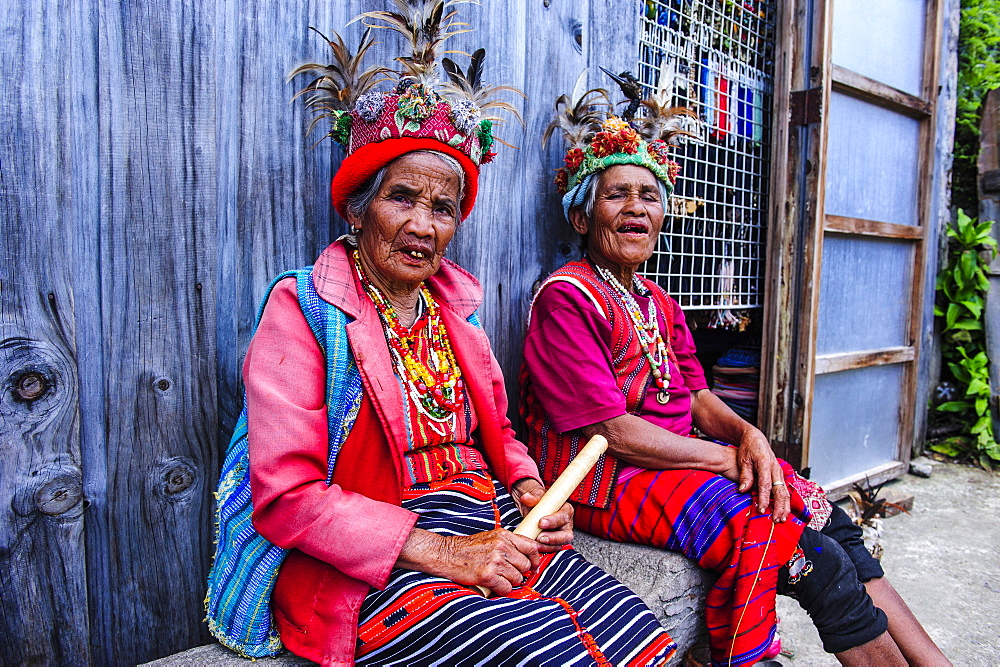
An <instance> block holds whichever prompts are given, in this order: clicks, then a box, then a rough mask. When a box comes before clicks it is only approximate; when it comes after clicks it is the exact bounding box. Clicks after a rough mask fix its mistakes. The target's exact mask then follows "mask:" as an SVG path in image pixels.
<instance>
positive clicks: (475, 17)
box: [0, 0, 634, 665]
mask: <svg viewBox="0 0 1000 667" xmlns="http://www.w3.org/2000/svg"><path fill="white" fill-rule="evenodd" d="M387 4H388V3H387V2H381V1H375V0H363V1H362V0H351V2H348V3H329V2H320V1H319V0H288V1H287V2H282V3H271V2H263V1H262V0H245V1H242V2H236V0H219V1H218V2H205V1H203V0H164V2H160V3H147V2H139V1H138V0H122V1H120V2H111V1H110V0H99V1H97V2H90V3H88V2H71V1H69V0H40V1H39V2H35V3H15V4H14V5H13V6H11V7H8V9H7V11H6V12H4V15H3V17H2V18H0V22H2V26H3V35H4V37H5V39H4V40H3V42H2V44H0V59H2V60H0V63H2V65H3V71H4V72H5V73H6V74H7V76H8V85H5V86H4V87H3V89H2V92H0V121H2V122H3V124H4V127H5V141H4V142H2V144H0V208H2V218H0V230H2V235H3V236H2V238H3V245H2V249H0V253H2V257H3V263H2V272H0V382H3V388H2V394H0V608H2V610H3V611H2V614H0V663H2V664H10V665H20V664H53V665H59V664H73V665H80V664H88V663H89V664H95V665H97V664H99V665H117V664H123V665H124V664H135V663H137V662H142V661H146V660H150V659H154V658H157V657H160V656H163V655H167V654H170V653H173V652H176V651H179V650H181V649H184V648H187V647H190V646H194V645H198V644H201V643H204V642H206V641H208V639H209V637H208V634H207V630H206V628H205V625H204V623H203V618H204V609H203V602H202V601H203V598H204V581H205V575H206V573H207V569H208V564H209V558H210V552H211V539H212V538H211V535H212V514H211V512H212V496H211V493H212V491H213V489H214V486H215V481H216V477H217V474H218V467H219V462H220V458H221V454H222V451H223V448H224V446H225V442H226V440H227V439H228V434H229V432H230V430H231V428H232V425H233V422H234V421H235V418H236V416H237V414H238V412H239V408H240V379H239V375H240V373H239V365H240V362H241V360H242V356H243V353H244V352H245V349H246V346H247V344H248V342H249V336H250V326H251V322H252V318H253V314H254V311H255V309H256V306H257V302H258V300H259V298H260V296H261V295H262V293H263V291H264V289H265V287H266V285H267V283H268V281H269V279H270V278H271V277H272V276H273V275H275V274H277V273H278V272H280V271H282V270H284V269H288V268H294V267H297V266H303V265H306V264H309V263H311V262H312V261H313V259H314V258H315V257H316V256H317V255H318V254H319V252H320V251H321V250H322V248H323V247H324V246H325V245H326V244H327V243H329V241H330V240H331V239H332V238H335V237H336V236H337V235H339V234H340V233H341V232H343V231H344V226H343V223H342V222H341V221H339V220H338V219H337V218H336V216H335V215H334V214H333V212H332V211H331V210H330V207H329V205H328V193H327V184H328V182H329V178H330V176H331V173H332V169H333V168H335V166H336V164H337V160H338V159H339V154H338V152H337V151H338V150H339V149H334V148H332V147H331V146H330V145H329V144H323V145H321V146H320V147H318V148H316V149H310V148H309V146H310V145H311V144H312V142H313V140H314V139H315V137H311V138H306V137H305V136H304V129H305V128H306V126H307V124H308V118H306V115H305V113H304V112H303V110H302V109H301V106H300V105H292V106H290V105H289V102H288V101H289V98H290V96H291V94H292V92H293V91H294V90H295V88H296V83H292V84H289V83H286V82H285V80H284V76H285V74H286V73H287V72H288V71H289V70H290V69H291V68H292V67H294V66H295V65H297V64H299V63H301V62H304V61H307V60H321V59H323V58H324V57H325V56H326V46H325V45H324V44H323V43H322V42H321V41H320V40H319V39H318V38H317V37H316V36H314V35H313V34H312V33H310V32H309V31H308V30H307V27H308V26H309V25H314V26H316V27H317V28H319V29H321V30H323V31H327V30H336V29H340V28H341V27H342V26H343V25H344V24H345V23H346V21H347V19H348V18H349V17H350V16H352V15H353V14H354V13H356V12H357V11H359V10H361V9H373V8H379V7H385V6H387ZM592 4H593V6H591V5H592ZM459 8H460V10H461V11H462V14H463V16H465V17H466V19H467V20H468V21H469V22H470V23H472V24H473V25H475V26H476V27H477V28H478V31H477V32H474V33H470V34H464V35H461V36H459V37H458V38H457V39H456V40H455V48H459V49H463V50H466V51H471V50H472V49H474V48H476V47H477V46H479V45H483V46H485V47H486V48H487V50H488V52H489V55H488V57H487V77H488V78H489V79H490V80H491V81H493V82H496V83H510V84H513V85H515V86H518V87H520V88H522V89H523V90H524V91H525V92H526V94H527V95H528V97H529V100H528V101H527V102H523V101H520V100H519V101H518V102H517V104H518V106H519V107H521V108H523V109H524V110H525V127H523V128H522V127H520V126H519V125H517V124H516V123H514V124H508V125H506V126H504V127H502V128H501V129H500V136H501V137H502V138H504V139H505V140H506V141H508V142H510V143H513V144H516V145H518V146H520V147H521V149H520V150H513V149H508V148H506V147H501V149H500V154H499V156H498V158H497V161H496V162H495V163H494V164H492V165H488V166H486V168H485V169H484V170H483V176H482V180H481V195H480V202H479V205H478V206H477V208H476V211H475V212H474V213H473V215H472V217H470V219H469V220H468V221H467V222H466V223H465V224H464V225H463V228H462V229H461V231H460V232H459V234H458V236H457V237H456V240H455V241H454V243H453V247H452V249H451V250H450V254H451V256H452V257H453V258H454V259H456V260H457V261H458V262H459V263H461V264H462V265H463V266H465V267H466V268H468V269H470V270H471V271H472V272H473V273H475V274H476V275H478V276H479V277H480V279H481V280H482V282H483V284H484V286H485V289H486V300H485V303H484V307H483V319H484V322H485V326H486V328H487V331H488V333H489V334H490V336H491V338H492V340H493V342H494V347H495V351H496V353H497V356H498V357H499V359H500V361H501V364H502V366H503V368H504V371H505V374H506V375H507V377H508V378H511V379H512V378H514V377H516V371H517V368H518V365H519V363H520V345H521V338H522V333H523V322H524V318H525V315H526V313H527V307H528V304H529V301H530V293H531V288H532V285H533V284H535V283H536V281H538V280H539V279H540V278H542V277H544V276H545V275H546V274H547V273H548V272H550V271H551V270H552V269H554V268H556V267H557V266H559V265H561V264H562V263H564V262H565V261H566V260H568V259H571V258H575V257H576V256H577V249H576V247H575V244H574V239H573V237H572V235H571V234H570V232H569V229H568V227H567V226H566V225H565V224H564V223H563V222H562V221H561V212H560V208H559V206H558V199H557V197H556V192H555V187H554V184H553V177H554V174H555V171H554V170H555V168H556V167H558V166H559V163H560V159H561V153H562V150H563V146H562V142H561V140H559V139H556V140H555V141H553V142H552V143H551V144H550V145H549V146H548V148H547V149H546V150H544V151H542V150H541V149H540V148H539V146H538V141H539V138H540V136H541V133H542V130H543V129H544V127H545V126H546V125H547V123H548V122H549V119H550V115H551V109H552V104H553V102H554V100H555V97H556V96H557V95H558V94H560V93H563V92H568V91H569V89H570V87H571V86H572V84H573V82H574V81H575V79H576V77H577V74H578V73H579V71H580V70H581V69H582V68H583V67H584V66H585V65H586V64H588V63H590V62H591V60H592V59H594V58H604V57H605V56H604V54H608V53H613V54H617V55H616V57H619V58H622V59H627V58H629V57H634V54H633V55H629V54H630V51H631V48H626V49H621V48H620V46H618V45H611V43H610V42H609V41H607V40H608V37H607V34H610V33H607V31H606V26H607V25H609V23H607V22H608V21H610V23H611V24H615V25H617V24H616V23H615V22H616V21H617V22H618V23H620V22H621V20H620V17H614V16H610V15H608V12H609V11H610V10H609V9H607V8H605V7H604V4H603V3H597V2H595V3H589V2H586V1H577V0H574V1H572V2H571V1H570V0H530V1H528V2H523V1H521V0H483V2H482V4H481V5H479V6H476V5H460V6H459ZM597 21H600V24H599V25H601V29H600V30H596V29H595V30H591V29H590V27H589V26H591V25H598V23H595V22H597ZM346 32H347V34H349V35H350V36H351V38H352V39H353V40H355V41H356V39H357V37H358V35H359V32H360V26H357V25H355V26H352V27H351V28H349V29H348V30H347V31H346ZM598 35H600V36H601V41H600V42H597V44H598V45H600V48H599V49H598V48H595V47H593V46H592V45H591V44H590V39H591V38H596V37H597V36H598ZM385 39H386V41H387V42H389V40H390V39H391V37H390V36H389V35H385ZM612 47H613V48H612ZM388 48H389V44H388V43H387V44H386V45H384V46H380V47H379V49H388ZM384 52H385V51H383V53H384ZM591 53H593V54H596V55H594V56H593V57H592V56H591V55H590V54H591ZM458 58H461V56H458ZM601 62H607V61H603V60H602V61H601ZM623 62H624V60H623ZM592 64H596V63H592ZM611 66H612V67H616V68H617V67H618V64H617V62H612V64H611ZM592 80H593V79H592ZM594 83H601V84H602V85H606V83H607V82H603V81H597V80H594ZM509 391H510V393H511V396H512V397H513V396H514V395H515V393H516V387H514V386H513V384H511V385H510V386H509Z"/></svg>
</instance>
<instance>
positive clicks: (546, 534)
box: [511, 478, 573, 553]
mask: <svg viewBox="0 0 1000 667" xmlns="http://www.w3.org/2000/svg"><path fill="white" fill-rule="evenodd" d="M511 495H512V497H513V498H514V502H515V503H517V508H518V509H519V510H521V516H526V515H527V514H528V512H530V511H531V508H532V507H534V506H535V505H537V504H538V501H539V500H541V499H542V496H543V495H545V487H544V486H542V485H541V484H540V483H539V482H538V480H535V479H531V478H526V479H522V480H520V481H519V482H518V483H517V484H515V485H514V488H513V493H512V494H511ZM538 527H539V528H541V529H542V533H541V534H540V535H539V536H538V543H539V544H538V550H539V551H541V552H542V553H552V552H553V551H559V549H560V548H561V547H562V546H563V545H565V544H570V543H572V542H573V506H572V505H570V504H569V503H563V506H562V507H560V508H559V511H558V512H556V513H555V514H550V515H548V516H546V517H542V520H541V521H539V522H538Z"/></svg>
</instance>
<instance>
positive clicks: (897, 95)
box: [831, 17, 936, 118]
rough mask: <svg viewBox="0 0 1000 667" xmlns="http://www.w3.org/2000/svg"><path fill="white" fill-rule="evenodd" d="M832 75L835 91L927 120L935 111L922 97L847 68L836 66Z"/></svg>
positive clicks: (932, 31)
mask: <svg viewBox="0 0 1000 667" xmlns="http://www.w3.org/2000/svg"><path fill="white" fill-rule="evenodd" d="M931 18H932V17H931ZM933 27H934V24H933V23H932V24H929V25H928V28H929V29H930V30H931V34H932V35H934V34H936V33H935V32H934V30H933ZM831 74H832V76H833V87H834V90H837V91H839V92H843V93H848V94H850V95H853V96H854V97H858V98H860V99H863V100H866V101H868V102H872V103H873V104H878V105H880V106H884V107H887V108H890V109H893V110H894V111H898V112H900V113H903V114H905V115H907V116H913V117H914V118H926V117H927V116H929V115H930V113H931V110H932V109H933V105H932V104H931V102H929V101H927V100H925V99H923V98H921V97H917V96H916V95H910V94H909V93H904V92H903V91H902V90H899V89H898V88H893V87H892V86H888V85H886V84H884V83H882V82H881V81H876V80H875V79H870V78H868V77H867V76H864V75H862V74H858V73H857V72H854V71H851V70H849V69H847V68H846V67H840V66H838V65H834V66H833V68H832V72H831Z"/></svg>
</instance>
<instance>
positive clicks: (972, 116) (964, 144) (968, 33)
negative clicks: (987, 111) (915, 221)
mask: <svg viewBox="0 0 1000 667" xmlns="http://www.w3.org/2000/svg"><path fill="white" fill-rule="evenodd" d="M998 86H1000V0H963V1H962V14H961V20H960V25H959V33H958V101H957V110H956V115H955V162H954V167H953V169H954V171H953V179H952V183H953V185H952V203H953V204H954V205H955V206H958V207H961V208H963V209H965V210H966V211H971V212H973V213H975V212H976V211H977V210H978V209H979V191H978V183H979V171H978V168H977V159H978V156H979V124H980V121H981V117H982V103H983V97H984V96H985V95H986V93H987V92H989V91H990V90H992V89H994V88H997V87H998Z"/></svg>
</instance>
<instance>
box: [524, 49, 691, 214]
mask: <svg viewBox="0 0 1000 667" xmlns="http://www.w3.org/2000/svg"><path fill="white" fill-rule="evenodd" d="M601 69H603V68H601ZM604 71H605V73H607V74H608V75H609V76H611V77H612V78H613V79H614V80H615V81H616V82H617V83H618V84H619V85H620V86H621V89H622V91H623V92H624V93H625V95H626V97H628V99H629V106H628V108H627V109H626V110H625V112H624V113H623V114H622V115H621V116H620V117H619V116H617V115H615V114H614V113H613V110H614V105H612V104H611V98H610V95H609V93H608V91H607V90H605V89H603V88H592V89H590V90H584V82H585V80H586V76H587V72H586V71H584V72H582V73H581V74H580V77H579V78H578V79H577V81H576V86H574V90H573V92H572V93H571V94H570V95H568V96H567V95H561V96H560V97H559V98H558V99H557V100H556V117H555V118H554V119H553V120H552V122H551V123H550V124H549V126H548V128H547V129H546V130H545V134H544V135H543V137H542V145H543V146H544V145H545V143H546V142H547V141H548V139H549V137H550V136H551V135H552V133H553V132H554V131H555V130H556V128H558V129H561V130H562V131H563V134H564V135H565V137H566V142H567V143H568V144H569V150H568V151H567V152H566V157H565V159H564V166H563V167H562V168H561V169H559V171H558V172H557V174H556V186H557V187H558V188H559V193H560V194H563V195H566V197H564V208H565V209H567V210H568V208H569V203H572V204H573V205H577V204H578V203H582V202H577V201H576V199H579V198H580V197H582V193H581V190H582V189H583V188H582V187H581V186H582V185H584V182H585V181H586V180H587V177H588V176H591V175H592V174H596V173H598V172H600V171H603V170H605V169H607V168H608V167H612V166H614V165H619V164H632V165H637V166H640V167H645V168H646V169H649V170H650V171H651V172H652V173H653V175H654V176H656V178H657V179H659V180H660V181H662V182H663V183H664V184H665V185H666V186H667V193H668V194H669V193H671V192H673V187H674V182H675V181H676V180H677V174H678V172H679V171H680V165H678V164H677V163H676V162H674V161H673V160H671V159H670V157H669V145H670V142H671V141H672V140H673V139H674V138H675V137H678V136H682V135H687V136H694V135H692V134H691V133H690V132H687V131H685V130H684V129H683V126H684V123H685V122H686V119H687V118H694V117H695V115H694V113H692V112H691V111H690V110H689V109H686V108H684V107H676V106H671V105H670V103H669V102H670V100H669V96H668V94H667V92H666V90H660V91H657V92H656V93H655V94H654V95H652V96H650V97H647V98H645V99H643V97H642V86H641V84H640V83H639V82H638V81H637V80H636V79H635V77H634V76H633V75H632V74H631V73H629V72H623V73H622V74H620V75H618V76H615V75H613V74H611V73H610V72H608V71H607V70H604ZM640 108H641V109H643V110H644V112H645V113H644V115H643V116H640V117H638V118H636V112H637V111H639V109H640Z"/></svg>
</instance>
